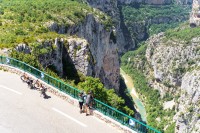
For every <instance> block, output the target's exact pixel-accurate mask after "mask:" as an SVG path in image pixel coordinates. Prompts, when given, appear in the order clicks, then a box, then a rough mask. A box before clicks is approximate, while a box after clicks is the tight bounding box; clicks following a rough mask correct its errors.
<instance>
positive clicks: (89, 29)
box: [68, 15, 120, 91]
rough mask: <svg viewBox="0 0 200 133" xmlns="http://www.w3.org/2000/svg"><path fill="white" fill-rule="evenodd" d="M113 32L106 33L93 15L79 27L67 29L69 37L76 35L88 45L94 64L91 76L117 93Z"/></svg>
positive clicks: (117, 76)
mask: <svg viewBox="0 0 200 133" xmlns="http://www.w3.org/2000/svg"><path fill="white" fill-rule="evenodd" d="M113 32H114V31H113V30H110V31H107V30H106V29H105V27H104V25H103V24H101V23H99V21H98V20H97V19H96V18H94V16H93V15H88V16H87V18H86V21H85V22H84V23H82V24H81V25H79V26H74V27H71V28H70V29H68V33H69V34H70V35H73V34H76V35H77V36H79V37H82V38H85V39H86V40H87V41H88V43H89V44H90V45H89V49H90V52H91V55H92V58H93V63H94V65H93V70H92V71H93V76H94V77H97V78H100V80H101V81H102V82H103V83H104V85H105V86H106V87H107V88H115V89H116V90H117V91H118V90H119V74H120V73H119V72H120V71H119V67H120V66H119V56H118V51H117V45H116V43H115V41H114V39H113V38H115V36H114V35H113ZM91 76H92V75H91Z"/></svg>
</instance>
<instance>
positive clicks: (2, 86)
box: [0, 85, 22, 95]
mask: <svg viewBox="0 0 200 133" xmlns="http://www.w3.org/2000/svg"><path fill="white" fill-rule="evenodd" d="M0 87H1V88H4V89H6V90H9V91H12V92H14V93H16V94H19V95H22V93H21V92H18V91H16V90H13V89H10V88H8V87H6V86H4V85H0Z"/></svg>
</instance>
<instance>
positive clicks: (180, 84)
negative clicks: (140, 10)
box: [146, 33, 200, 133]
mask: <svg viewBox="0 0 200 133" xmlns="http://www.w3.org/2000/svg"><path fill="white" fill-rule="evenodd" d="M164 38H165V35H164V34H163V33H160V34H158V35H156V36H153V37H152V38H150V39H149V40H148V41H147V44H148V47H147V50H146V58H147V62H148V64H149V66H148V67H147V68H148V69H147V71H148V72H146V73H148V75H147V77H149V83H150V85H151V86H152V87H153V88H155V89H158V90H159V92H160V94H161V96H164V95H165V94H167V93H170V94H171V95H172V96H173V97H174V98H175V97H176V96H178V97H179V98H178V99H177V101H175V102H176V104H175V108H176V115H175V117H174V121H175V122H176V129H175V130H176V132H177V133H188V132H193V133H195V132H199V131H200V128H199V127H200V125H199V124H200V117H199V114H198V112H199V110H200V108H199V107H200V80H199V67H200V61H199V59H200V53H199V43H200V39H199V38H193V39H192V40H191V42H190V43H189V44H187V43H186V42H184V41H177V40H176V41H175V40H166V39H164ZM152 77H153V78H152ZM154 79H155V80H154Z"/></svg>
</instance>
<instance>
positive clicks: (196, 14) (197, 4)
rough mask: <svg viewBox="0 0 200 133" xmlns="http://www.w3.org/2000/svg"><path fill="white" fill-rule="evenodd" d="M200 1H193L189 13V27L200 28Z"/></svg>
mask: <svg viewBox="0 0 200 133" xmlns="http://www.w3.org/2000/svg"><path fill="white" fill-rule="evenodd" d="M199 8H200V1H199V0H194V1H193V5H192V12H191V13H190V26H191V27H196V26H200V10H199Z"/></svg>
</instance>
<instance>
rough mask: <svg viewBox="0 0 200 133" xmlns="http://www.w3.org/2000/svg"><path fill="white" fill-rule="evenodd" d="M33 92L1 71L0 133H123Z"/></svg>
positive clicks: (62, 101)
mask: <svg viewBox="0 0 200 133" xmlns="http://www.w3.org/2000/svg"><path fill="white" fill-rule="evenodd" d="M47 95H49V96H50V97H51V98H49V99H43V98H42V97H40V93H39V91H36V90H31V89H29V88H28V86H27V84H26V83H23V82H22V81H21V79H20V76H18V75H16V74H12V73H9V72H3V71H0V133H119V130H117V129H115V128H114V127H112V126H110V125H108V124H106V123H105V122H104V121H101V120H99V119H97V118H96V117H94V116H85V114H80V113H79V109H78V107H75V106H73V105H71V104H70V103H68V102H66V101H64V100H62V99H60V98H59V97H56V96H54V95H53V94H51V93H48V92H47Z"/></svg>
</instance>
